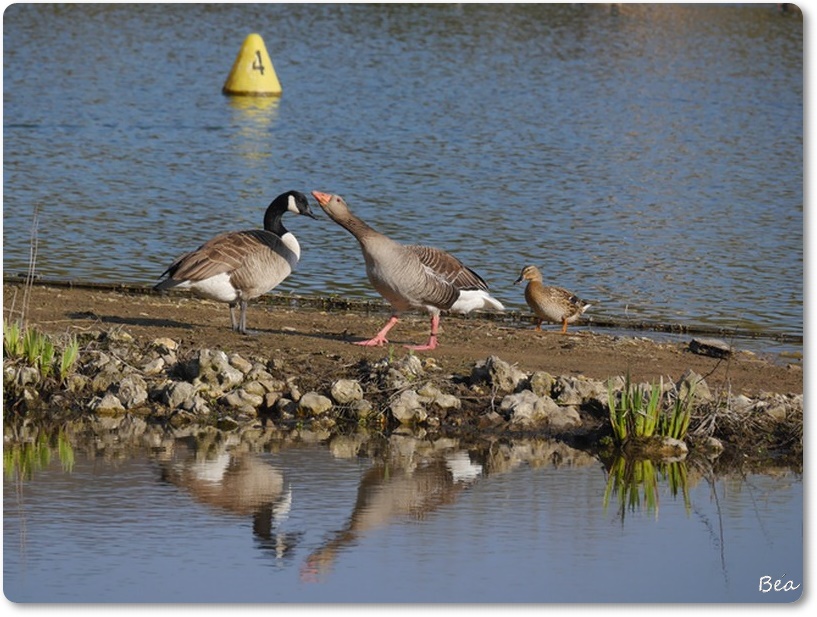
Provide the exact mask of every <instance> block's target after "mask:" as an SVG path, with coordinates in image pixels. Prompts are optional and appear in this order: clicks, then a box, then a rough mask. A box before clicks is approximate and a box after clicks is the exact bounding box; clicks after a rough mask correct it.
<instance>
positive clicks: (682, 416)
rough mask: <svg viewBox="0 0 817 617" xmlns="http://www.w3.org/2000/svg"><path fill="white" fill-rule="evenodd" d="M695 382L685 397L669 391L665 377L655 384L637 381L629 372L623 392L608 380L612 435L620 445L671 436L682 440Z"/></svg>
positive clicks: (686, 430)
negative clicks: (665, 383) (635, 382)
mask: <svg viewBox="0 0 817 617" xmlns="http://www.w3.org/2000/svg"><path fill="white" fill-rule="evenodd" d="M694 396H695V386H694V383H693V384H692V385H691V386H690V387H689V389H688V390H687V391H686V393H685V394H684V395H683V396H682V395H681V393H680V392H673V393H668V392H667V391H666V390H665V388H664V380H663V379H661V380H659V382H658V383H652V384H647V385H644V384H634V383H632V381H631V380H630V375H629V373H628V374H627V375H626V377H625V381H624V387H623V388H622V389H621V391H620V392H617V391H616V390H615V389H614V388H613V384H612V381H608V383H607V402H608V407H609V417H610V426H611V427H612V429H613V437H614V439H615V441H616V443H617V444H618V445H619V446H623V445H625V444H627V443H628V442H630V441H633V440H646V439H651V438H653V437H656V436H657V437H669V438H672V439H676V440H679V441H683V440H684V439H685V438H686V436H687V432H688V431H689V422H690V418H691V416H692V405H693V400H694Z"/></svg>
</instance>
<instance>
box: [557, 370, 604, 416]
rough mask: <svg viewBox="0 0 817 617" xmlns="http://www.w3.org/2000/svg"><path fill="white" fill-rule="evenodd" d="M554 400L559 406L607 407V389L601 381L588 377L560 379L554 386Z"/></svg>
mask: <svg viewBox="0 0 817 617" xmlns="http://www.w3.org/2000/svg"><path fill="white" fill-rule="evenodd" d="M553 394H554V397H553V398H554V400H555V401H556V402H557V403H558V404H559V405H565V406H581V405H589V406H594V407H597V408H600V409H601V408H605V407H606V406H607V387H606V386H605V385H604V384H603V383H602V382H600V381H596V380H594V379H587V378H586V377H558V378H557V379H556V381H555V383H554V385H553Z"/></svg>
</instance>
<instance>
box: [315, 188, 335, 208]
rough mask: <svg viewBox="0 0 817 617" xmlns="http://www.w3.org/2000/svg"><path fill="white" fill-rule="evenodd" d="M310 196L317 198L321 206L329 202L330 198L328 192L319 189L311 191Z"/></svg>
mask: <svg viewBox="0 0 817 617" xmlns="http://www.w3.org/2000/svg"><path fill="white" fill-rule="evenodd" d="M312 197H314V198H315V199H317V200H318V203H319V204H320V205H321V206H325V205H326V204H328V203H329V200H330V199H332V196H331V195H330V194H329V193H321V192H320V191H312Z"/></svg>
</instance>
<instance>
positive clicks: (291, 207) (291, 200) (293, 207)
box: [287, 195, 301, 214]
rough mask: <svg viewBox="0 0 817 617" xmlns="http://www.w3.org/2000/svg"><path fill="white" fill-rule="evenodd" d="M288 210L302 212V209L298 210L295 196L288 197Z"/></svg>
mask: <svg viewBox="0 0 817 617" xmlns="http://www.w3.org/2000/svg"><path fill="white" fill-rule="evenodd" d="M287 210H289V211H290V212H294V213H295V214H300V213H301V211H300V210H298V204H296V203H295V198H294V197H293V196H292V195H290V196H289V197H288V198H287Z"/></svg>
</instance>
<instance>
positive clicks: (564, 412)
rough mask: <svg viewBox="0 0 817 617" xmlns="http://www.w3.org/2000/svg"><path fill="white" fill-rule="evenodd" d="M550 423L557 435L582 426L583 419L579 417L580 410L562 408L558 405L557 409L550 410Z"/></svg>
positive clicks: (569, 407)
mask: <svg viewBox="0 0 817 617" xmlns="http://www.w3.org/2000/svg"><path fill="white" fill-rule="evenodd" d="M554 404H555V403H554ZM548 421H549V422H550V428H551V430H553V431H554V432H557V433H558V432H562V431H569V430H571V429H574V428H578V427H580V426H581V425H582V417H581V415H579V410H578V409H576V408H575V407H573V406H567V407H562V406H561V405H556V408H555V409H553V408H551V410H549V413H548Z"/></svg>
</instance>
